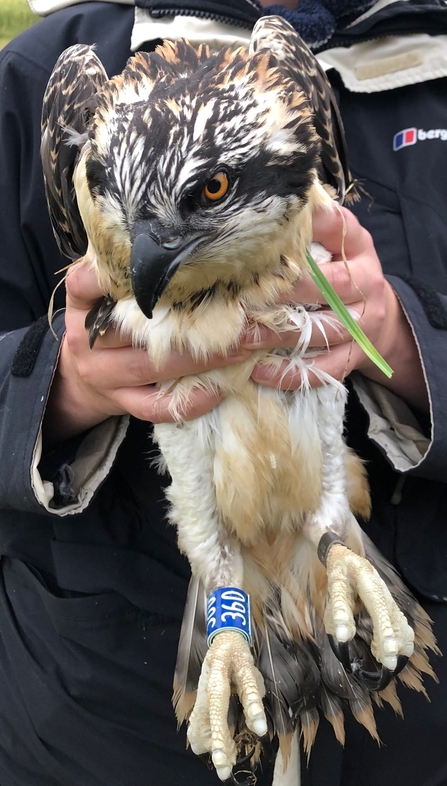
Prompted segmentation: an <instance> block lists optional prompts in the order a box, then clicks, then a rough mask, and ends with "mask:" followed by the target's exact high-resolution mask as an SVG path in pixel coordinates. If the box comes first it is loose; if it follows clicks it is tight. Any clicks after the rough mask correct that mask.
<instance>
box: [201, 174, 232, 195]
mask: <svg viewBox="0 0 447 786" xmlns="http://www.w3.org/2000/svg"><path fill="white" fill-rule="evenodd" d="M229 185H230V182H229V180H228V175H227V173H226V172H216V174H215V175H213V177H212V178H211V180H208V183H207V184H206V186H205V188H204V189H203V196H204V197H205V199H208V200H209V201H210V202H217V200H218V199H222V197H224V196H225V194H226V193H227V191H228V187H229Z"/></svg>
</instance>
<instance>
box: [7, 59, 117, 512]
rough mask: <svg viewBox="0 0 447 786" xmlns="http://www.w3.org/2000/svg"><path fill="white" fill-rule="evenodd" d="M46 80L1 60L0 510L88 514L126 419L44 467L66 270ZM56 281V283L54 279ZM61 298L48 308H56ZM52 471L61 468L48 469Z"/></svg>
mask: <svg viewBox="0 0 447 786" xmlns="http://www.w3.org/2000/svg"><path fill="white" fill-rule="evenodd" d="M48 78H49V74H48V73H47V72H46V71H44V70H42V69H41V68H40V67H39V66H38V65H36V64H34V63H32V62H29V61H28V60H27V59H26V58H25V57H24V56H23V55H21V54H17V53H15V52H14V51H13V50H11V48H6V49H5V50H4V51H3V52H2V53H1V55H0V95H1V97H2V100H1V102H0V193H1V194H2V210H1V211H0V236H1V238H2V244H1V250H0V466H1V467H2V472H1V476H0V507H3V508H16V509H20V510H27V511H35V512H40V513H42V512H44V509H45V510H47V511H53V512H55V513H59V514H62V515H63V514H65V513H71V512H79V510H81V509H82V508H83V507H85V505H87V504H88V502H89V500H90V499H91V497H92V495H93V493H94V491H95V490H96V488H98V486H99V484H100V483H101V482H102V480H103V479H104V477H105V476H106V474H107V472H108V471H109V469H110V466H111V464H112V463H113V460H114V456H115V454H116V451H117V449H118V446H119V443H120V442H121V440H122V439H123V436H124V433H125V429H126V425H127V421H126V419H120V418H112V419H110V420H109V421H107V422H106V423H105V424H102V425H101V426H99V427H97V428H96V429H93V430H92V431H91V432H90V433H89V434H87V435H85V437H84V439H81V440H78V442H77V443H76V444H73V443H70V444H67V445H64V446H63V449H62V450H61V451H60V452H59V454H58V455H57V456H45V457H43V459H44V460H42V455H41V453H42V438H41V425H42V419H43V415H44V411H45V404H46V401H47V398H48V393H49V390H50V386H51V382H52V378H53V375H54V371H55V368H56V363H57V358H58V354H59V348H60V344H61V338H62V336H63V332H64V320H63V314H60V315H59V316H58V317H57V318H56V320H55V324H54V327H55V332H56V333H57V334H58V340H57V339H56V338H55V337H54V335H53V333H52V332H51V331H50V330H49V329H48V320H47V317H46V314H47V309H48V303H49V301H50V297H51V293H52V291H53V289H54V287H55V285H56V283H57V281H58V279H57V278H56V277H55V276H54V271H56V270H59V269H61V268H62V267H65V265H66V263H67V260H66V259H64V258H63V257H62V256H61V255H60V253H59V251H58V248H57V245H56V242H55V240H54V237H53V233H52V230H51V225H50V221H49V218H48V213H47V208H46V200H45V196H44V190H43V176H42V171H41V165H40V112H41V105H42V97H43V93H44V90H45V86H46V83H47V81H48ZM59 278H60V277H59ZM63 303H64V293H63V291H62V287H60V288H59V290H58V293H57V296H56V307H58V306H61V305H63ZM57 461H59V466H56V464H57Z"/></svg>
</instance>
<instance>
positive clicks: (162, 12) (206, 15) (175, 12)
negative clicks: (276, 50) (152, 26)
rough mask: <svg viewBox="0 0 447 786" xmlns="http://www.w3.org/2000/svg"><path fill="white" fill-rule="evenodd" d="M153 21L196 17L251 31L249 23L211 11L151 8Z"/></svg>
mask: <svg viewBox="0 0 447 786" xmlns="http://www.w3.org/2000/svg"><path fill="white" fill-rule="evenodd" d="M149 13H150V15H151V17H152V18H153V19H161V18H162V17H163V16H197V17H199V19H213V20H214V21H215V22H222V24H225V25H233V26H234V27H244V28H245V29H246V30H251V29H252V27H253V25H251V24H250V23H249V22H243V21H242V20H240V19H234V17H231V16H225V15H224V14H214V13H213V12H212V11H199V10H196V9H194V10H192V9H189V8H153V9H152V10H150V11H149Z"/></svg>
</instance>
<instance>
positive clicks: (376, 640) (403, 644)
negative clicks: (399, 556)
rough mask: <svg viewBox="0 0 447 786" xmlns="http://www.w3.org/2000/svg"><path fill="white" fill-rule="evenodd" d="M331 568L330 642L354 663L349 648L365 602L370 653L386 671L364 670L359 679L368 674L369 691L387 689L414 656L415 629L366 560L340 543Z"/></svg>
mask: <svg viewBox="0 0 447 786" xmlns="http://www.w3.org/2000/svg"><path fill="white" fill-rule="evenodd" d="M326 569H327V579H328V601H327V605H326V610H325V615H324V623H325V628H326V632H327V633H328V635H329V637H330V638H331V637H333V649H334V651H335V653H336V654H337V657H339V659H340V660H341V661H342V662H343V663H344V661H345V660H349V656H348V647H347V644H346V643H347V642H348V641H350V640H351V639H353V638H354V636H355V633H356V627H355V621H354V613H355V607H356V605H357V602H358V599H360V600H361V601H362V603H363V604H364V606H365V608H366V610H367V612H368V614H369V615H370V617H371V620H372V625H373V639H372V642H371V653H372V655H373V657H374V658H375V659H376V661H378V663H381V664H382V671H381V672H378V673H377V675H376V674H375V673H369V674H368V673H367V672H362V669H361V668H359V669H358V671H359V675H358V676H359V677H360V678H362V674H363V673H364V674H365V675H368V676H366V679H365V680H363V681H365V682H367V680H368V679H370V682H371V685H370V686H369V687H370V689H375V690H382V689H383V688H384V687H385V686H386V684H387V682H389V680H390V679H391V677H392V676H394V675H395V674H396V673H397V672H398V671H400V669H401V668H402V667H403V665H405V662H406V659H407V658H409V657H411V655H412V654H413V650H414V632H413V629H412V628H411V627H410V625H409V624H408V622H407V619H406V617H405V615H404V614H403V613H402V612H401V611H400V609H399V607H398V606H397V604H396V602H395V600H394V598H393V597H392V595H391V593H390V591H389V589H388V587H387V586H386V584H385V582H384V581H383V580H382V579H381V578H380V576H379V574H378V572H377V571H376V569H375V568H374V567H373V565H371V563H370V562H369V561H368V560H367V559H365V558H364V557H360V556H359V555H358V554H354V552H353V551H351V550H350V549H348V548H347V547H346V546H344V545H342V544H341V543H337V542H335V543H333V545H332V546H331V547H330V548H329V550H328V552H327V556H326ZM345 665H346V666H347V665H348V664H347V663H345ZM349 670H351V669H349ZM374 685H376V687H375V688H374V687H373V686H374Z"/></svg>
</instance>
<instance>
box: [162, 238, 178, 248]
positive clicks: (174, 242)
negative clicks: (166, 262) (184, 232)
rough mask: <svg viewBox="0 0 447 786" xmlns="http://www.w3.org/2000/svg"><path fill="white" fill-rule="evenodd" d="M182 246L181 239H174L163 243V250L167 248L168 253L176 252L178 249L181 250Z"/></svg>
mask: <svg viewBox="0 0 447 786" xmlns="http://www.w3.org/2000/svg"><path fill="white" fill-rule="evenodd" d="M181 244H182V238H181V237H174V238H173V239H172V240H166V241H164V242H163V243H162V246H163V248H167V249H168V251H175V249H176V248H180V246H181Z"/></svg>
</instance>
